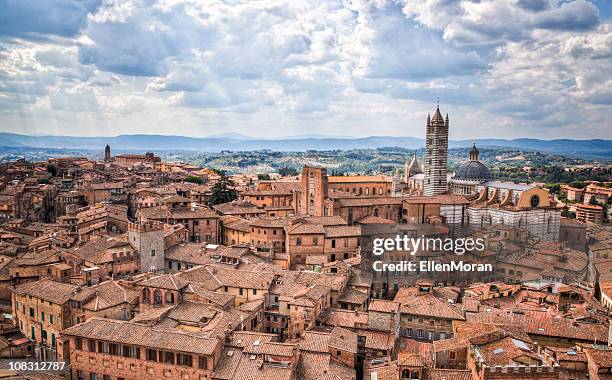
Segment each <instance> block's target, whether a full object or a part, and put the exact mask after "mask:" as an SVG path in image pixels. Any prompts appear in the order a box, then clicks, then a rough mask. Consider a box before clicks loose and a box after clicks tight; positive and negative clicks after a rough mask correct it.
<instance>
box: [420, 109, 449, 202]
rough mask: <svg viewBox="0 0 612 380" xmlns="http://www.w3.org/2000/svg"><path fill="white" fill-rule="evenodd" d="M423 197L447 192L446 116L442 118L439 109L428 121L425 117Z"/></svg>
mask: <svg viewBox="0 0 612 380" xmlns="http://www.w3.org/2000/svg"><path fill="white" fill-rule="evenodd" d="M423 167H424V170H423V172H424V174H425V178H424V184H423V195H427V196H431V195H439V194H443V193H445V192H446V190H447V178H446V173H447V170H448V114H447V115H446V119H443V118H442V114H441V113H440V107H437V108H436V112H435V113H434V115H433V117H432V118H431V119H430V117H429V115H427V133H426V137H425V158H424V160H423Z"/></svg>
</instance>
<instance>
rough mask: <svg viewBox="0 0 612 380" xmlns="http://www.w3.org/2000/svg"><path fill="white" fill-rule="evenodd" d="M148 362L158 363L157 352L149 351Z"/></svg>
mask: <svg viewBox="0 0 612 380" xmlns="http://www.w3.org/2000/svg"><path fill="white" fill-rule="evenodd" d="M147 360H149V361H152V362H156V361H157V351H156V350H150V349H147Z"/></svg>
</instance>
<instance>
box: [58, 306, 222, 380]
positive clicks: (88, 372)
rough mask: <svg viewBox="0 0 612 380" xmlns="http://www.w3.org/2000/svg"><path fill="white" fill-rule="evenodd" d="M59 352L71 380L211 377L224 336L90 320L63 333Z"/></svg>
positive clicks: (113, 321)
mask: <svg viewBox="0 0 612 380" xmlns="http://www.w3.org/2000/svg"><path fill="white" fill-rule="evenodd" d="M59 346H60V348H59V350H60V352H61V355H62V358H61V359H63V360H65V361H70V364H71V367H72V368H71V373H72V379H74V380H79V379H85V378H88V379H98V378H99V379H103V378H104V379H110V378H111V377H112V378H117V379H119V378H123V379H145V378H160V379H161V378H174V379H185V378H191V379H210V378H212V372H213V368H214V366H215V364H216V363H217V362H218V361H219V359H220V357H221V351H222V350H223V343H222V340H221V339H218V338H210V337H205V336H202V335H201V334H198V333H191V332H185V331H178V330H162V329H159V328H156V327H149V326H146V325H142V324H138V323H133V322H128V321H117V320H110V319H103V318H92V319H90V320H88V321H86V322H84V323H82V324H79V325H77V326H74V327H72V328H68V329H66V330H64V331H63V332H62V342H61V343H60V345H59Z"/></svg>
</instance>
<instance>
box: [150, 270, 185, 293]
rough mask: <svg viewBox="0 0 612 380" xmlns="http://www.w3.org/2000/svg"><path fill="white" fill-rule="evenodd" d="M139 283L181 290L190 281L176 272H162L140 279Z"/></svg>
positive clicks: (151, 286) (152, 286)
mask: <svg viewBox="0 0 612 380" xmlns="http://www.w3.org/2000/svg"><path fill="white" fill-rule="evenodd" d="M138 285H140V286H146V287H150V288H161V289H170V290H180V289H183V288H184V287H186V286H187V285H189V283H188V282H187V281H184V280H183V279H182V278H180V277H178V276H177V275H175V274H162V275H159V276H155V277H151V278H148V279H145V280H142V281H139V282H138Z"/></svg>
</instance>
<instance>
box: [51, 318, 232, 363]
mask: <svg viewBox="0 0 612 380" xmlns="http://www.w3.org/2000/svg"><path fill="white" fill-rule="evenodd" d="M62 335H70V336H79V337H83V338H89V339H96V340H102V341H111V342H116V343H122V344H129V345H134V346H142V347H150V348H158V349H162V350H172V351H180V352H186V353H194V354H199V355H212V354H213V353H214V352H215V349H216V348H217V346H218V345H219V344H220V340H219V339H216V338H206V337H203V336H201V335H199V334H195V333H188V332H184V331H176V330H174V331H170V330H163V329H157V328H154V327H147V326H145V325H141V324H138V323H132V322H128V321H118V320H113V319H104V318H96V317H94V318H91V319H89V320H87V321H85V322H83V323H81V324H78V325H76V326H73V327H69V328H67V329H65V330H63V331H62Z"/></svg>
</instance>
